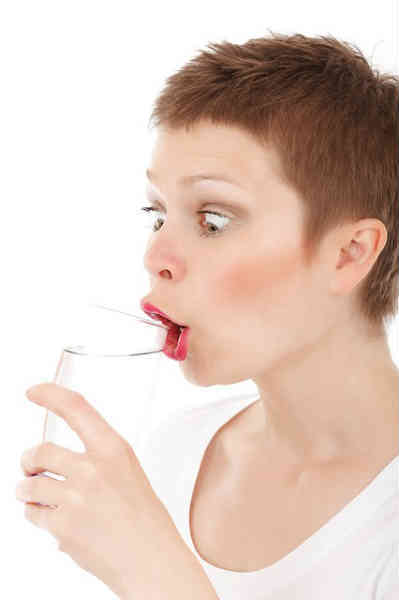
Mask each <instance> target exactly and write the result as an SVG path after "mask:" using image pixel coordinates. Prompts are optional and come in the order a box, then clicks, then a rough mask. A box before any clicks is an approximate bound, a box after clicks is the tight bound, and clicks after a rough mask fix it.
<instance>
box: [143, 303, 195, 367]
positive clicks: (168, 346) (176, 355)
mask: <svg viewBox="0 0 399 600" xmlns="http://www.w3.org/2000/svg"><path fill="white" fill-rule="evenodd" d="M144 312H145V313H146V314H147V315H148V316H150V317H151V318H152V319H154V320H156V321H161V323H163V324H164V325H166V326H167V327H168V333H167V336H166V339H165V345H164V347H163V349H162V351H163V352H164V353H165V354H166V356H168V357H169V358H172V359H174V360H185V358H186V356H187V351H188V342H187V338H188V333H189V330H190V328H189V327H187V326H186V325H178V324H177V323H174V322H173V321H171V320H169V319H167V318H166V317H164V316H163V315H160V314H159V313H157V312H155V311H149V310H145V311H144Z"/></svg>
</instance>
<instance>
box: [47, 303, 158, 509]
mask: <svg viewBox="0 0 399 600" xmlns="http://www.w3.org/2000/svg"><path fill="white" fill-rule="evenodd" d="M68 328H69V329H68V331H70V335H71V338H74V339H72V340H71V341H73V342H74V343H73V344H72V345H69V344H65V345H64V346H63V347H62V350H61V354H60V358H59V361H58V366H57V369H56V373H55V376H54V379H53V381H54V383H57V384H59V385H62V386H63V387H66V388H68V389H70V390H72V391H76V392H78V393H80V394H82V395H83V396H84V397H85V399H86V400H87V401H88V402H89V403H90V404H92V405H93V406H94V407H95V408H96V410H98V411H99V412H100V414H101V415H102V416H103V417H104V418H105V419H106V420H107V421H108V422H109V424H110V425H111V426H112V427H113V428H114V429H115V430H116V431H117V432H118V433H119V434H120V435H122V436H123V437H124V438H125V439H126V440H127V441H128V442H129V443H130V441H131V440H134V443H135V444H138V445H140V441H141V439H142V436H143V435H145V433H146V431H147V430H148V429H149V428H150V427H151V418H152V408H153V405H154V400H155V397H156V392H157V384H158V382H159V375H160V367H161V357H162V349H163V347H164V344H165V340H166V336H167V333H168V328H167V327H166V326H165V325H163V324H161V323H160V322H159V321H155V320H152V319H151V318H150V317H148V318H143V317H140V316H137V315H134V314H132V313H127V312H124V311H121V310H118V309H116V308H112V307H106V306H101V305H96V304H94V305H93V304H92V305H89V306H87V307H83V308H82V307H81V308H79V310H78V314H77V315H76V317H74V319H72V321H71V324H70V325H68ZM76 342H79V345H77V344H76ZM45 410H46V415H45V418H44V427H43V439H42V442H46V441H51V442H53V443H55V444H57V445H60V446H63V447H66V448H69V449H71V450H74V451H77V452H85V447H84V444H83V442H82V441H81V440H80V438H79V437H78V435H77V434H76V432H75V431H73V430H72V429H71V428H70V426H69V425H68V424H67V423H66V422H65V421H64V419H61V418H60V417H59V416H58V415H56V414H54V413H53V412H51V411H50V410H48V409H47V408H46V409H45ZM131 445H132V447H133V449H134V444H131ZM41 475H42V474H41V473H39V474H38V475H37V476H41ZM43 475H47V476H49V477H52V478H53V479H58V480H65V477H63V476H60V475H58V474H56V473H51V472H49V471H44V472H43ZM36 504H40V503H36ZM44 506H50V507H51V508H56V507H54V506H52V505H44Z"/></svg>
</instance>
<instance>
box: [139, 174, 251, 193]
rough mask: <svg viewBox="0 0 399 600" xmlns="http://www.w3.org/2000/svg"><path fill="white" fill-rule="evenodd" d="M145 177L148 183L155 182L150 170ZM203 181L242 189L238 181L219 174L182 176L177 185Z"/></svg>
mask: <svg viewBox="0 0 399 600" xmlns="http://www.w3.org/2000/svg"><path fill="white" fill-rule="evenodd" d="M146 175H147V178H148V179H149V180H150V181H156V176H155V173H154V172H153V171H151V170H150V169H147V170H146ZM205 180H207V181H223V182H224V183H229V184H232V185H236V186H238V187H239V188H242V185H241V184H240V183H239V182H238V181H235V180H234V179H232V178H231V177H229V176H227V175H220V174H219V173H198V174H197V175H183V176H182V177H180V179H179V180H178V183H181V184H182V185H185V186H187V185H193V184H195V183H197V182H198V181H205ZM242 189H243V188H242Z"/></svg>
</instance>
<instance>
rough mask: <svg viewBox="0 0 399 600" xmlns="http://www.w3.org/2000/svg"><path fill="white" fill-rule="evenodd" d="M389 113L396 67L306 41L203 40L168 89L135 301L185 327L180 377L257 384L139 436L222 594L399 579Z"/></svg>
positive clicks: (398, 83) (375, 588)
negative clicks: (141, 298) (141, 282)
mask: <svg viewBox="0 0 399 600" xmlns="http://www.w3.org/2000/svg"><path fill="white" fill-rule="evenodd" d="M398 106H399V79H398V78H395V77H393V76H389V75H381V74H378V73H377V72H376V71H374V70H372V69H371V67H370V66H369V65H368V63H367V61H366V60H365V58H364V56H363V55H362V54H361V52H360V51H359V50H358V49H353V48H351V47H350V46H349V45H348V44H345V43H341V42H338V41H337V40H336V39H334V38H332V37H320V38H310V37H305V36H303V35H299V34H297V35H293V36H286V35H280V34H272V35H271V36H270V37H265V38H259V39H252V40H249V41H248V42H247V43H245V44H242V45H238V44H232V43H229V42H224V43H221V44H212V45H211V51H209V50H205V51H203V52H201V53H200V54H199V55H198V56H197V57H195V58H194V59H193V60H191V61H190V62H189V63H188V64H187V65H185V66H184V67H183V68H182V69H180V70H179V71H178V72H177V73H176V74H173V75H172V76H171V77H169V79H168V80H167V84H166V86H165V89H164V90H163V91H162V93H161V94H160V96H159V98H158V99H157V101H156V104H155V109H154V112H153V115H152V118H154V120H155V125H156V127H158V133H159V135H158V137H157V140H156V143H155V147H154V151H153V154H152V160H151V165H150V168H149V171H148V173H147V174H148V177H149V179H148V197H147V200H148V205H149V206H146V207H144V208H145V213H146V216H147V217H153V219H152V222H151V223H152V226H153V232H152V233H151V235H150V238H149V242H148V247H147V250H146V254H145V259H144V264H145V267H146V269H147V271H148V273H149V275H150V281H151V292H150V293H149V294H148V295H147V296H146V298H145V301H146V302H149V303H151V304H152V305H153V306H155V307H156V308H157V309H159V310H161V311H163V312H164V313H166V315H167V316H168V317H169V319H170V320H171V321H173V322H175V323H179V324H183V323H184V324H185V325H186V326H187V327H189V328H190V330H189V332H188V336H187V332H186V333H185V336H187V343H188V354H187V355H186V356H185V355H184V353H183V354H182V355H179V356H180V366H181V369H182V371H183V375H184V377H185V378H186V379H187V380H188V381H189V382H191V383H193V384H194V385H198V386H201V387H208V386H212V385H229V384H233V383H237V382H240V381H244V380H247V379H251V380H252V381H253V382H254V383H255V384H256V387H257V390H258V393H257V394H254V395H253V396H251V395H249V396H246V397H243V398H242V397H234V398H225V399H222V400H220V401H218V402H213V403H211V404H209V405H207V406H201V407H198V408H196V409H190V410H185V411H183V412H180V413H176V414H174V415H172V417H171V418H169V419H168V420H167V421H166V422H165V423H163V424H162V425H161V426H160V427H159V428H158V430H157V431H155V432H152V434H151V435H149V436H148V437H147V440H146V443H145V444H144V446H143V447H141V448H138V449H137V451H138V456H139V457H140V460H142V464H143V465H144V467H145V469H146V472H147V474H148V476H149V479H150V481H151V484H152V486H153V488H154V490H155V491H156V492H157V493H158V495H159V497H160V498H161V499H162V501H163V502H164V503H165V506H166V507H167V509H168V511H169V512H170V514H171V516H172V517H173V519H174V521H175V523H176V526H177V528H178V529H179V532H180V534H181V535H182V537H183V539H184V540H185V541H186V543H187V544H188V546H189V547H190V548H191V549H192V551H193V552H194V553H195V555H196V556H197V558H198V560H199V561H200V562H201V564H202V566H203V568H204V570H205V572H206V574H207V576H208V577H209V580H210V581H211V583H212V585H213V586H214V588H215V590H216V593H217V594H218V597H220V598H223V599H226V600H227V599H229V600H230V599H233V598H237V599H238V598H251V600H254V599H255V598H269V597H272V598H273V600H283V599H288V598H289V599H290V600H291V599H292V598H295V599H296V600H299V599H302V598H304V599H305V598H306V599H307V600H309V599H310V598H321V597H322V598H324V599H330V598H331V599H332V598H334V599H336V598H340V599H344V598H345V599H346V598H348V599H349V598H350V599H351V600H354V599H355V598H356V599H357V598H359V599H360V598H362V600H366V599H370V600H371V598H373V599H375V598H377V599H378V600H383V599H384V598H385V594H388V593H393V590H394V587H393V586H395V585H398V582H397V580H396V577H397V569H398V567H397V557H396V555H395V550H394V549H395V548H396V547H397V542H398V540H397V533H396V531H397V522H398V521H397V519H398V516H397V508H395V507H397V502H398V490H397V487H396V484H395V482H396V477H397V475H396V473H397V469H398V461H399V458H398V403H397V398H398V368H397V367H396V365H395V363H394V362H393V360H392V357H391V355H390V351H389V346H388V343H387V335H386V325H387V323H388V322H389V320H390V319H392V318H393V317H395V316H396V314H397V310H398V225H397V224H398V219H399V194H398V152H399V151H398V140H399V124H398V112H397V110H398V109H397V107H398ZM194 175H195V176H196V177H193V176H194ZM198 175H201V177H197V176H198ZM204 175H206V178H204V177H203V176H204ZM214 177H218V178H223V179H225V181H220V179H218V180H215V179H214ZM143 306H144V307H145V304H143ZM175 343H176V341H175ZM167 354H168V356H170V357H171V358H172V359H173V358H175V355H174V354H173V349H172V350H170V349H169V350H168V352H167ZM182 358H183V359H184V360H182ZM395 573H396V575H395ZM395 589H396V588H395Z"/></svg>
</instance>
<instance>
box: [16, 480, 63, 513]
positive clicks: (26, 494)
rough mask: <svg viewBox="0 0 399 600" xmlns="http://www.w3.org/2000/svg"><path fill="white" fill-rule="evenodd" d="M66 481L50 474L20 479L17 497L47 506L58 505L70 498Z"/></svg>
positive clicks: (26, 501)
mask: <svg viewBox="0 0 399 600" xmlns="http://www.w3.org/2000/svg"><path fill="white" fill-rule="evenodd" d="M67 495H68V488H67V487H66V485H65V482H63V481H58V480H57V479H53V478H52V477H49V476H48V475H35V476H33V477H28V478H27V479H24V480H23V481H20V482H19V483H18V486H17V492H16V497H17V499H18V500H19V501H20V502H24V503H29V504H33V505H35V504H37V505H39V506H40V505H42V506H47V507H55V508H56V507H58V506H61V505H62V504H65V502H66V501H67V500H68V498H67Z"/></svg>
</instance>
